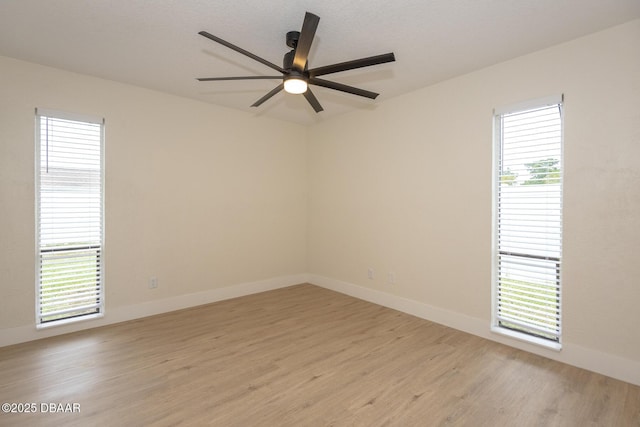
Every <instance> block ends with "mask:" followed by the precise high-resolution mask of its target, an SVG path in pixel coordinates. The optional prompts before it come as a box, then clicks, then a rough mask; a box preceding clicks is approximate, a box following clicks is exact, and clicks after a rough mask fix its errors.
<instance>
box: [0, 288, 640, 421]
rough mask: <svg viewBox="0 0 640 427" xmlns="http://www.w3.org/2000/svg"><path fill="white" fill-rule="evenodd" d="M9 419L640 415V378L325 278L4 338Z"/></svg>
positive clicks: (1, 363)
mask: <svg viewBox="0 0 640 427" xmlns="http://www.w3.org/2000/svg"><path fill="white" fill-rule="evenodd" d="M1 402H16V403H17V402H20V403H30V402H34V403H36V404H37V405H38V409H40V407H39V405H40V403H43V402H44V403H48V402H52V403H79V404H80V413H67V414H65V413H54V414H51V413H48V414H42V413H37V414H3V413H0V425H2V426H14V425H16V426H20V425H24V426H37V425H52V426H73V425H78V426H114V425H116V426H138V425H140V426H142V425H157V426H171V425H215V426H243V427H246V426H432V425H433V426H439V425H464V426H624V427H627V426H640V387H637V386H633V385H631V384H628V383H624V382H622V381H617V380H614V379H611V378H608V377H605V376H602V375H598V374H594V373H591V372H588V371H585V370H582V369H578V368H574V367H571V366H568V365H564V364H561V363H558V362H554V361H551V360H548V359H545V358H542V357H539V356H535V355H532V354H529V353H525V352H523V351H519V350H516V349H513V348H510V347H507V346H503V345H500V344H497V343H494V342H490V341H487V340H484V339H481V338H478V337H475V336H472V335H469V334H465V333H462V332H459V331H455V330H453V329H450V328H446V327H444V326H441V325H438V324H435V323H431V322H428V321H425V320H422V319H419V318H416V317H412V316H409V315H406V314H403V313H400V312H397V311H394V310H390V309H387V308H384V307H380V306H377V305H374V304H370V303H367V302H364V301H360V300H357V299H354V298H351V297H348V296H345V295H341V294H338V293H335V292H331V291H328V290H325V289H322V288H318V287H315V286H312V285H299V286H293V287H290V288H285V289H279V290H275V291H270V292H265V293H262V294H256V295H251V296H247V297H242V298H237V299H233V300H228V301H222V302H218V303H215V304H209V305H206V306H201V307H196V308H191V309H187V310H182V311H177V312H173V313H167V314H163V315H159V316H154V317H149V318H145V319H141V320H136V321H131V322H126V323H121V324H117V325H111V326H106V327H102V328H97V329H92V330H87V331H83V332H79V333H74V334H69V335H65V336H59V337H55V338H49V339H44V340H39V341H35V342H30V343H25V344H20V345H14V346H10V347H4V348H0V403H1Z"/></svg>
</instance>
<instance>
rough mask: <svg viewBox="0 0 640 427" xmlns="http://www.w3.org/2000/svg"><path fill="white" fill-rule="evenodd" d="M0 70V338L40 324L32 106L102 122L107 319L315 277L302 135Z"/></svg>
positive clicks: (84, 81)
mask: <svg viewBox="0 0 640 427" xmlns="http://www.w3.org/2000/svg"><path fill="white" fill-rule="evenodd" d="M0 70H2V73H1V74H2V79H0V196H1V206H0V219H1V222H0V236H1V237H0V242H1V243H0V295H2V297H1V298H0V330H2V329H6V328H15V327H19V326H24V325H34V319H35V314H34V301H35V299H34V298H35V297H34V288H35V271H34V270H35V268H34V242H35V236H34V125H35V119H34V108H35V107H40V108H49V109H56V110H62V111H70V112H75V113H80V114H91V115H95V116H98V117H104V118H105V120H106V159H105V160H106V183H105V184H106V195H105V206H106V215H105V217H106V225H105V230H106V236H105V244H106V249H107V250H106V259H105V263H106V264H105V265H106V303H107V317H108V316H109V315H110V313H113V312H114V310H115V309H118V308H120V307H123V306H128V305H136V304H140V303H144V302H148V301H153V300H157V299H163V298H171V297H175V296H180V295H184V294H190V293H197V292H203V291H207V290H211V289H213V288H218V287H224V286H229V285H234V284H237V283H247V282H253V281H259V280H264V279H271V278H274V277H280V276H286V275H292V274H301V273H305V272H306V269H307V266H306V241H307V240H306V221H307V168H306V156H307V153H306V149H307V148H306V143H305V138H306V135H307V130H306V128H304V127H302V126H298V125H293V124H288V123H285V122H281V121H275V120H268V119H264V118H258V117H254V116H251V117H247V115H246V114H244V113H240V112H237V111H232V110H228V109H223V108H218V107H214V106H211V105H207V104H203V103H199V102H196V101H191V100H186V99H183V98H179V97H174V96H170V95H166V94H162V93H158V92H153V91H149V90H145V89H141V88H136V87H132V86H126V85H122V84H117V83H114V82H109V81H105V80H100V79H95V78H91V77H87V76H82V75H78V74H73V73H68V72H65V71H60V70H55V69H52V68H46V67H41V66H38V65H35V64H30V63H26V62H21V61H15V60H12V59H8V58H1V57H0ZM152 275H153V276H157V278H158V282H159V287H158V288H157V289H155V290H151V289H148V286H147V282H148V279H149V277H150V276H152Z"/></svg>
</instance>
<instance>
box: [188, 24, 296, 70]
mask: <svg viewBox="0 0 640 427" xmlns="http://www.w3.org/2000/svg"><path fill="white" fill-rule="evenodd" d="M198 34H200V35H201V36H204V37H206V38H208V39H209V40H213V41H214V42H216V43H220V44H221V45H223V46H226V47H228V48H229V49H233V50H235V51H236V52H238V53H241V54H243V55H245V56H248V57H249V58H251V59H253V60H256V61H258V62H260V63H261V64H264V65H266V66H267V67H270V68H273V69H274V70H276V71H280V72H281V73H283V74H284V70H283V69H282V67H279V66H277V65H276V64H274V63H272V62H269V61H267V60H266V59H263V58H260V57H259V56H257V55H254V54H253V53H251V52H249V51H246V50H244V49H242V48H241V47H238V46H236V45H234V44H231V43H229V42H228V41H226V40H222V39H221V38H220V37H216V36H214V35H213V34H209V33H207V32H206V31H200V32H199V33H198Z"/></svg>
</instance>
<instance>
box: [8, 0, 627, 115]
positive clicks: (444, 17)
mask: <svg viewBox="0 0 640 427" xmlns="http://www.w3.org/2000/svg"><path fill="white" fill-rule="evenodd" d="M305 11H309V12H313V13H315V14H316V15H318V16H320V24H319V26H318V30H317V32H316V38H315V39H314V43H313V45H312V48H311V54H310V56H309V64H310V68H313V67H319V66H322V65H328V64H333V63H337V62H343V61H347V60H351V59H358V58H363V57H366V56H372V55H377V54H382V53H387V52H394V53H395V55H396V62H394V63H389V64H383V65H378V66H374V67H370V68H362V69H358V70H351V71H347V72H343V73H337V74H332V75H327V76H323V78H326V79H327V80H335V81H338V82H341V83H344V84H348V85H353V86H357V87H361V88H363V89H367V90H370V91H374V92H379V93H380V94H381V95H380V96H379V97H378V98H377V100H375V101H372V100H369V99H366V98H360V97H357V96H354V95H349V94H344V93H341V92H337V91H333V90H330V89H325V88H321V87H313V91H314V93H315V95H316V97H317V98H318V99H319V101H320V103H321V104H322V106H323V107H324V109H325V111H323V112H321V113H319V114H316V113H314V112H313V110H312V109H311V107H310V106H309V105H308V104H307V102H306V100H305V99H304V98H303V97H302V96H300V95H289V94H285V93H284V92H282V93H280V94H278V95H276V96H274V97H273V98H271V99H270V100H269V101H267V102H266V103H265V104H263V105H262V106H261V107H258V108H250V107H249V106H250V105H251V104H252V103H253V102H255V101H256V100H257V99H259V98H260V97H262V96H263V95H264V94H265V93H266V92H268V91H269V90H271V89H272V88H273V87H275V86H276V85H277V84H278V83H279V82H278V81H276V80H274V81H264V80H256V81H226V82H198V81H196V80H195V78H196V77H214V76H236V75H254V74H255V75H274V71H273V70H271V69H270V68H268V67H266V66H264V65H262V64H260V63H258V62H255V61H253V60H251V59H250V58H247V57H245V56H243V55H240V54H238V53H237V52H234V51H232V50H230V49H228V48H226V47H224V46H221V45H219V44H217V43H214V42H212V41H211V40H208V39H206V38H204V37H202V36H200V35H198V31H201V30H205V31H208V32H209V33H212V34H214V35H216V36H218V37H221V38H223V39H225V40H227V41H229V42H231V43H233V44H235V45H237V46H240V47H242V48H244V49H246V50H248V51H250V52H252V53H254V54H256V55H258V56H260V57H263V58H265V59H267V60H269V61H271V62H273V63H276V64H278V65H280V64H281V62H282V57H283V55H284V54H285V53H286V52H287V50H288V48H287V47H286V45H285V34H286V32H287V31H292V30H296V31H299V30H300V27H301V25H302V20H303V17H304V13H305ZM637 18H640V0H606V1H605V0H517V1H516V0H401V1H389V0H324V1H313V0H181V1H178V0H109V1H87V0H1V1H0V55H3V56H9V57H14V58H18V59H23V60H26V61H31V62H35V63H39V64H44V65H48V66H52V67H57V68H61V69H65V70H70V71H74V72H78V73H83V74H89V75H93V76H98V77H102V78H105V79H110V80H115V81H119V82H124V83H129V84H133V85H137V86H142V87H146V88H150V89H155V90H159V91H163V92H167V93H171V94H175V95H180V96H184V97H188V98H194V99H199V100H201V101H204V102H209V103H212V104H217V105H222V106H226V107H231V108H236V109H240V110H243V111H247V112H250V113H251V114H254V115H265V116H268V117H273V118H279V119H284V120H289V121H294V122H298V123H302V124H312V123H315V122H316V121H321V120H326V119H327V118H328V117H330V116H333V115H335V114H341V113H344V112H346V111H349V110H353V109H368V108H376V107H375V106H376V103H378V102H380V101H382V100H385V99H388V98H391V97H394V96H397V95H400V94H403V93H406V92H409V91H412V90H415V89H417V88H420V87H424V86H427V85H430V84H433V83H436V82H438V81H442V80H445V79H448V78H451V77H454V76H457V75H461V74H465V73H468V72H470V71H473V70H477V69H480V68H483V67H486V66H489V65H492V64H495V63H498V62H501V61H505V60H507V59H510V58H514V57H517V56H520V55H523V54H526V53H529V52H533V51H536V50H540V49H543V48H545V47H548V46H552V45H554V44H558V43H561V42H564V41H567V40H571V39H574V38H577V37H580V36H582V35H586V34H589V33H592V32H595V31H598V30H602V29H605V28H608V27H611V26H614V25H617V24H621V23H624V22H627V21H630V20H633V19H637ZM0 74H1V70H0ZM276 74H277V73H276Z"/></svg>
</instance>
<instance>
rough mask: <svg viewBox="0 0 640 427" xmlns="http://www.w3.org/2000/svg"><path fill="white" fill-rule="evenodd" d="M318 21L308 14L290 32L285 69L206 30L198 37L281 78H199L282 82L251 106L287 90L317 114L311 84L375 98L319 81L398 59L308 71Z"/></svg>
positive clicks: (379, 57) (390, 57) (372, 94)
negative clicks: (236, 53) (259, 65)
mask: <svg viewBox="0 0 640 427" xmlns="http://www.w3.org/2000/svg"><path fill="white" fill-rule="evenodd" d="M318 22H320V18H319V17H318V16H316V15H314V14H313V13H309V12H307V13H306V14H305V16H304V21H303V23H302V29H301V30H300V31H289V32H288V33H287V36H286V42H287V46H289V47H290V48H291V51H289V52H287V53H286V54H285V55H284V59H283V61H282V67H279V66H277V65H276V64H273V63H272V62H269V61H267V60H266V59H263V58H260V57H259V56H257V55H254V54H253V53H251V52H248V51H246V50H244V49H242V48H240V47H238V46H235V45H233V44H231V43H229V42H228V41H225V40H223V39H221V38H220V37H216V36H214V35H213V34H209V33H208V32H206V31H200V32H199V33H198V34H200V35H201V36H204V37H206V38H208V39H210V40H213V41H214V42H217V43H220V44H221V45H223V46H226V47H228V48H230V49H233V50H235V51H236V52H238V53H241V54H243V55H245V56H248V57H249V58H251V59H254V60H256V61H258V62H260V63H262V64H264V65H266V66H267V67H269V68H272V69H274V70H276V71H278V72H280V73H281V74H282V75H280V76H239V77H204V78H199V79H198V80H199V81H201V82H207V81H220V80H273V79H282V83H280V84H279V85H278V86H276V87H275V88H274V89H273V90H271V91H270V92H269V93H267V94H266V95H265V96H263V97H262V98H260V99H259V100H257V101H256V102H255V103H253V104H252V105H251V106H252V107H258V106H260V105H262V104H263V103H264V102H265V101H267V100H268V99H270V98H271V97H272V96H274V95H275V94H277V93H279V92H280V91H281V90H283V89H284V90H285V91H286V92H288V93H293V94H302V95H303V96H304V97H305V98H306V100H307V101H308V102H309V104H311V107H313V109H314V110H315V112H316V113H319V112H320V111H322V110H323V108H322V106H321V105H320V102H318V99H317V98H316V97H315V95H314V94H313V92H311V89H310V88H309V87H308V85H316V86H322V87H326V88H329V89H335V90H339V91H342V92H346V93H350V94H353V95H358V96H363V97H365V98H370V99H375V98H376V97H377V96H378V94H377V93H375V92H370V91H368V90H364V89H359V88H357V87H353V86H348V85H345V84H342V83H336V82H332V81H328V80H324V79H320V78H318V76H323V75H326V74H332V73H338V72H340V71H347V70H353V69H355V68H362V67H369V66H371V65H378V64H384V63H385V62H393V61H395V60H396V58H395V56H394V55H393V53H385V54H383V55H376V56H370V57H367V58H361V59H355V60H352V61H347V62H341V63H338V64H333V65H326V66H324V67H318V68H312V69H308V65H309V64H308V62H307V57H308V55H309V50H310V49H311V43H312V42H313V37H314V36H315V33H316V29H317V28H318Z"/></svg>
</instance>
